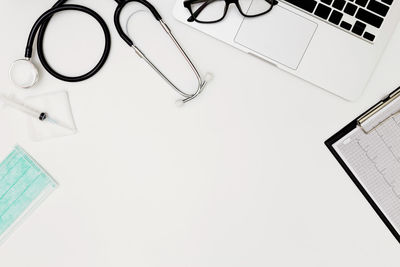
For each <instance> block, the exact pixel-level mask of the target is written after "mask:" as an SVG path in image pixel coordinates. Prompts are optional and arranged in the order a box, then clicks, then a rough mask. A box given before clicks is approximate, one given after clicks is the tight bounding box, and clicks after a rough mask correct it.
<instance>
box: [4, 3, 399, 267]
mask: <svg viewBox="0 0 400 267" xmlns="http://www.w3.org/2000/svg"><path fill="white" fill-rule="evenodd" d="M54 2H55V1H50V0H41V1H30V0H18V1H15V0H3V1H2V6H1V9H0V31H1V33H2V40H1V45H0V48H1V49H0V59H1V60H0V83H1V88H0V90H1V92H5V93H9V92H12V93H15V94H18V95H19V96H21V97H25V96H28V95H32V94H40V93H44V92H51V91H56V90H61V89H67V90H68V91H69V93H70V98H71V105H72V107H73V112H74V115H75V119H76V123H77V126H78V129H79V133H78V134H77V135H74V136H71V137H66V138H59V139H54V140H51V141H46V142H41V143H34V142H31V141H30V139H29V136H28V135H27V130H26V121H25V118H24V116H23V115H21V114H18V113H15V112H14V111H12V110H8V109H3V110H1V111H0V125H1V126H0V127H1V132H0V134H1V138H0V157H1V158H4V157H5V156H6V154H7V153H8V152H9V151H10V150H11V148H12V146H13V145H14V144H16V143H18V144H20V145H21V146H22V147H23V148H25V149H26V150H27V151H28V152H29V153H30V154H32V155H33V156H34V158H35V159H37V160H38V161H39V162H40V163H41V164H42V165H43V166H44V167H45V168H46V169H47V170H48V171H49V172H50V173H51V174H52V175H53V176H54V177H55V179H56V180H57V181H58V182H59V183H60V187H59V188H58V189H57V191H55V192H54V193H53V194H52V195H51V196H50V197H49V198H48V199H47V200H46V201H45V202H44V204H43V205H42V206H41V207H40V208H39V209H38V210H37V211H36V212H35V213H34V214H33V215H32V216H31V217H29V219H28V220H27V221H26V222H25V223H24V224H23V225H22V226H21V227H19V228H18V230H17V231H16V232H15V233H14V234H13V235H12V236H11V237H10V238H9V239H8V240H7V242H6V243H5V244H4V245H2V246H1V247H0V265H1V266H7V267H26V266H30V267H54V266H58V267H64V266H65V267H70V266H85V267H87V266H96V267H111V266H143V267H144V266H145V267H150V266H151V267H153V266H154V267H155V266H157V267H158V266H160V267H161V266H171V267H172V266H173V267H183V266H185V267H186V266H207V267H213V266H218V267H221V266H227V267H228V266H229V267H232V266H252V267H259V266H274V267H283V266H285V267H286V266H304V267H317V266H318V267H320V266H324V267H328V266H335V267H337V266H363V267H376V266H380V267H389V266H399V263H400V250H399V244H398V243H397V241H396V240H395V238H394V237H393V236H392V235H391V233H390V232H389V230H387V228H386V227H385V225H384V224H383V223H382V222H381V221H380V219H379V218H378V216H377V215H376V214H375V212H374V211H373V210H372V208H371V207H370V206H369V204H368V203H367V201H366V200H365V199H364V198H363V196H362V195H361V193H360V192H358V190H357V188H356V187H355V186H354V184H353V183H352V181H351V180H350V179H349V177H348V176H347V175H346V173H345V172H344V171H343V170H342V168H341V167H340V166H339V164H338V163H337V162H336V160H335V159H334V158H333V157H332V155H331V154H330V153H329V152H328V150H327V149H326V148H325V146H324V144H323V142H324V141H325V140H326V139H327V138H328V137H330V136H331V135H332V134H334V133H335V132H336V131H338V130H339V129H340V128H341V127H343V126H344V125H345V124H347V123H348V122H349V121H351V120H352V119H354V118H355V117H356V116H357V115H359V114H360V113H361V112H363V111H364V110H365V109H367V108H368V107H370V106H371V105H372V104H374V103H375V102H377V100H379V99H380V98H381V97H383V96H384V95H385V94H387V93H389V92H390V91H391V90H393V89H394V88H395V87H396V86H397V85H399V84H400V78H399V77H400V76H399V75H398V73H397V71H398V69H399V62H400V52H399V47H400V30H397V33H396V34H395V36H394V38H393V40H392V42H391V43H390V44H389V47H388V49H387V51H386V53H385V55H384V57H383V59H382V61H381V62H380V64H379V66H378V68H377V71H376V73H375V75H374V76H373V77H372V79H371V82H370V84H369V86H368V88H366V90H365V93H364V95H363V96H362V97H361V98H360V99H359V100H358V101H356V102H354V103H350V102H346V101H344V100H342V99H340V98H338V97H335V96H333V95H331V94H329V93H327V92H325V91H323V90H321V89H319V88H317V87H315V86H313V85H311V84H309V83H307V82H304V81H302V80H300V79H298V78H296V77H293V76H291V75H289V74H287V73H285V72H283V71H280V70H279V69H277V68H275V67H273V66H271V65H269V64H266V63H265V62H263V61H261V60H259V59H256V58H253V57H251V56H248V55H246V54H243V53H241V52H240V51H237V50H235V49H234V48H231V47H228V46H226V45H225V44H223V43H220V42H218V41H216V40H214V39H212V38H209V37H207V36H205V35H203V34H201V33H199V32H196V31H194V30H192V29H190V28H188V27H186V26H184V25H182V24H180V23H178V22H177V21H175V20H174V18H173V17H172V9H173V5H174V0H163V1H152V2H153V3H155V4H156V6H157V8H158V9H159V11H160V13H161V14H162V16H163V17H164V20H165V21H166V22H167V23H168V24H169V26H170V27H171V28H172V29H173V31H174V33H175V34H176V36H177V37H178V39H179V40H180V41H181V43H182V45H183V46H184V47H185V48H186V50H187V52H188V53H189V55H191V57H192V59H193V60H194V62H195V63H196V65H197V66H198V67H199V69H200V70H201V72H202V73H206V72H207V71H209V72H212V73H213V74H214V76H215V78H214V80H213V81H212V82H211V83H210V84H209V86H207V88H206V90H205V92H204V94H203V95H202V96H201V97H199V98H198V99H197V100H195V101H193V102H192V103H190V104H188V105H187V106H185V107H183V108H177V107H176V106H175V105H174V101H175V100H176V99H177V97H178V96H177V95H176V93H175V92H174V91H172V90H171V88H170V87H168V85H166V84H165V82H164V81H163V80H162V79H161V78H159V77H158V76H157V74H155V73H154V72H153V70H151V69H150V68H149V67H148V66H147V65H146V64H145V63H144V62H143V61H141V60H140V59H139V58H138V57H137V56H136V55H135V54H134V53H133V51H132V50H131V49H130V48H129V47H128V46H127V45H126V44H125V43H124V42H123V41H122V40H121V39H120V38H119V36H118V34H117V32H116V30H115V28H114V26H113V12H114V9H115V7H116V3H115V2H113V1H110V0H101V1H100V0H96V1H95V0H91V1H80V3H82V4H84V5H87V6H89V7H91V8H93V9H95V10H96V11H97V12H98V13H99V14H100V15H101V16H102V17H103V18H105V20H106V21H107V23H108V25H109V27H110V31H111V34H112V41H113V43H112V49H111V53H110V57H109V59H108V61H107V64H106V65H105V67H104V68H103V69H102V70H101V72H100V73H99V74H98V75H96V76H95V77H94V78H92V79H90V80H88V81H85V82H81V83H78V84H68V83H64V82H61V81H58V80H56V79H54V78H53V77H51V76H50V75H49V74H48V73H46V72H45V71H44V70H43V68H42V67H41V66H40V70H41V81H40V83H39V84H38V85H37V86H36V87H35V88H34V89H31V90H29V91H24V90H21V89H17V88H15V87H14V86H13V85H12V84H11V82H10V81H9V79H8V75H7V74H8V68H9V66H10V64H11V62H12V61H13V60H14V59H16V58H21V57H23V55H24V49H25V43H26V39H27V37H28V33H29V30H30V28H31V26H32V24H33V22H34V21H35V20H36V19H37V17H38V16H39V15H40V14H42V13H43V12H44V11H45V10H46V9H47V8H48V7H50V6H51V5H52V4H53V3H54ZM71 2H72V3H78V1H71ZM232 12H236V11H234V10H233V9H232ZM145 15H146V14H141V15H138V16H137V17H136V19H137V22H135V23H134V25H133V27H132V30H134V31H135V37H136V38H139V39H137V40H138V44H141V45H142V47H143V48H144V50H145V51H147V52H148V54H149V56H151V57H152V58H154V59H156V60H155V61H156V62H158V63H159V64H160V66H162V67H163V68H164V69H168V73H170V74H171V75H172V76H173V77H174V79H176V80H179V84H182V85H185V88H188V87H190V86H192V85H193V82H192V80H191V79H192V77H191V76H190V73H189V72H188V71H186V68H185V67H186V66H185V65H184V64H183V63H182V62H181V59H180V58H178V55H177V54H174V50H173V47H172V46H170V45H169V43H168V38H167V37H166V35H165V34H164V33H163V32H162V31H161V28H160V27H159V26H158V25H157V24H156V23H154V20H153V19H152V17H151V16H149V17H146V16H145ZM102 46H103V37H102V32H101V30H100V29H99V27H98V26H97V24H96V23H95V22H94V21H92V20H91V19H90V18H88V17H87V16H85V15H82V14H77V13H76V12H67V13H66V14H62V15H58V16H56V17H55V18H54V19H53V21H52V23H51V25H50V26H49V29H48V31H47V37H46V40H45V50H46V55H47V56H48V58H49V61H50V62H51V64H52V65H53V66H54V67H55V68H56V69H57V70H59V71H61V72H63V73H66V74H78V73H82V72H83V71H85V70H87V69H88V66H90V65H94V64H95V63H96V62H97V59H98V56H99V54H100V53H101V49H102ZM330 52H332V53H334V51H330ZM35 61H36V62H37V59H36V53H35ZM180 63H182V64H180ZM338 78H340V77H338Z"/></svg>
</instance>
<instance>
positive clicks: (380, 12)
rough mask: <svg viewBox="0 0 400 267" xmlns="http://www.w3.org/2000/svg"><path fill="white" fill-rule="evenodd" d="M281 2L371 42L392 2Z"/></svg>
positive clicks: (365, 0)
mask: <svg viewBox="0 0 400 267" xmlns="http://www.w3.org/2000/svg"><path fill="white" fill-rule="evenodd" d="M283 2H287V3H289V4H291V5H293V6H295V7H297V8H299V9H301V10H303V11H305V12H307V13H310V14H312V15H314V16H316V17H318V18H319V19H322V20H325V21H326V22H327V23H330V24H332V25H335V26H337V27H339V28H341V29H344V30H345V31H347V32H349V33H352V34H354V35H356V36H358V37H360V38H362V39H364V40H367V41H369V42H373V41H374V40H375V36H376V35H377V33H378V31H379V29H380V27H381V26H382V24H383V21H384V19H385V17H386V15H387V14H388V12H389V9H390V6H391V4H392V3H393V0H283Z"/></svg>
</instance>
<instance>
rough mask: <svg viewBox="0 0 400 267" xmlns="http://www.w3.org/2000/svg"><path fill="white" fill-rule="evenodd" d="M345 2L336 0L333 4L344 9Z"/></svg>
mask: <svg viewBox="0 0 400 267" xmlns="http://www.w3.org/2000/svg"><path fill="white" fill-rule="evenodd" d="M345 4H346V1H345V0H335V2H333V5H332V6H333V7H334V8H336V9H339V10H342V9H343V8H344V5H345Z"/></svg>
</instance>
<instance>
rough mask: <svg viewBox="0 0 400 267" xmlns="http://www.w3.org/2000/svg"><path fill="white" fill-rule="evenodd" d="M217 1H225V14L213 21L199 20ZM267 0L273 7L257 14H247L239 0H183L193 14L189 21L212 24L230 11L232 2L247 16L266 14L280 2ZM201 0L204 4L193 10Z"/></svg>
mask: <svg viewBox="0 0 400 267" xmlns="http://www.w3.org/2000/svg"><path fill="white" fill-rule="evenodd" d="M215 1H225V10H224V14H223V15H222V17H221V18H220V19H217V20H213V21H203V20H198V19H197V17H198V16H199V15H200V13H201V12H202V11H203V10H204V8H206V7H207V6H208V5H209V4H211V3H213V2H215ZM265 1H266V2H267V3H269V4H271V7H270V8H269V9H268V10H267V11H264V12H262V13H260V14H255V15H248V14H246V13H245V12H244V11H243V10H242V7H241V6H240V3H239V0H185V1H184V2H183V6H184V7H186V8H187V9H188V10H189V12H190V14H191V16H190V17H189V18H188V19H187V21H188V22H193V21H196V22H198V23H204V24H210V23H217V22H220V21H222V20H223V19H224V18H225V16H226V14H227V13H228V9H229V6H230V5H231V4H235V5H236V7H237V9H238V10H239V12H240V14H242V15H243V16H244V17H246V18H254V17H258V16H262V15H265V14H267V13H269V12H270V11H271V10H272V9H273V7H274V6H275V5H277V4H278V1H277V0H265ZM201 2H204V4H203V5H202V6H200V7H199V8H198V9H197V10H196V11H195V12H193V10H192V4H197V3H201Z"/></svg>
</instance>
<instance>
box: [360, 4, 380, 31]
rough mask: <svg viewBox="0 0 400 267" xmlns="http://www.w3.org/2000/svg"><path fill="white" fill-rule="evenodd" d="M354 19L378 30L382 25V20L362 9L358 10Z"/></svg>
mask: <svg viewBox="0 0 400 267" xmlns="http://www.w3.org/2000/svg"><path fill="white" fill-rule="evenodd" d="M356 18H357V19H359V20H361V21H364V22H365V23H367V24H370V25H372V26H374V27H377V28H380V27H381V26H382V23H383V18H381V17H379V16H378V15H375V14H373V13H371V12H369V11H367V10H365V9H362V8H359V9H358V11H357V14H356Z"/></svg>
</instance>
